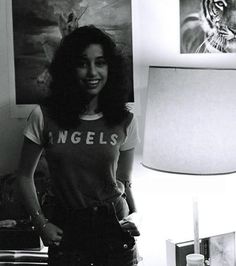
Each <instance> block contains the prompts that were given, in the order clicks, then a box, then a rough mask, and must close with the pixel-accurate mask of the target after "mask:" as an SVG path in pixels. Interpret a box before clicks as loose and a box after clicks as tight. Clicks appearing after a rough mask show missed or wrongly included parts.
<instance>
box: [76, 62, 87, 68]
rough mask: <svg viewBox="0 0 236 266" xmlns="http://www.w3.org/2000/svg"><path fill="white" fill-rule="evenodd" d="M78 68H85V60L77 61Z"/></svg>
mask: <svg viewBox="0 0 236 266" xmlns="http://www.w3.org/2000/svg"><path fill="white" fill-rule="evenodd" d="M77 66H78V67H87V62H86V61H85V60H79V61H78V63H77Z"/></svg>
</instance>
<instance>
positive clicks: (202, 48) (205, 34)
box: [180, 0, 236, 54]
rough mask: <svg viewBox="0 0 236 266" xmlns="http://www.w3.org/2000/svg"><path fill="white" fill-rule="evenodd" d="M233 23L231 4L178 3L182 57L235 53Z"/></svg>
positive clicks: (197, 0) (229, 1)
mask: <svg viewBox="0 0 236 266" xmlns="http://www.w3.org/2000/svg"><path fill="white" fill-rule="evenodd" d="M235 20H236V14H235V2H234V1H232V0H224V1H211V0H180V51H181V53H184V54H188V53H190V54H191V53H235V52H236V37H235V33H236V23H235Z"/></svg>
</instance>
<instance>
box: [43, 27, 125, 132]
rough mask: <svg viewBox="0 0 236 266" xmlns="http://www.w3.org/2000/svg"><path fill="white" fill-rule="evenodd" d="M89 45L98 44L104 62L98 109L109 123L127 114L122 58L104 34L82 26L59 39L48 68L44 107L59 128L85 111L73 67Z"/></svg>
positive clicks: (85, 100) (72, 122) (74, 122)
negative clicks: (49, 79) (105, 62)
mask: <svg viewBox="0 0 236 266" xmlns="http://www.w3.org/2000/svg"><path fill="white" fill-rule="evenodd" d="M90 44H100V45H101V46H102V48H103V52H104V57H105V58H106V61H107V63H108V80H107V82H106V84H105V86H104V88H103V89H102V91H101V92H100V94H99V96H98V110H99V111H101V112H102V113H103V116H104V119H105V121H106V123H107V125H109V126H114V125H117V124H119V123H121V122H122V121H123V120H124V119H125V118H126V117H127V116H128V108H127V105H126V103H127V101H128V96H129V89H128V88H129V86H128V85H127V84H128V82H127V70H126V65H127V64H126V62H125V57H124V56H123V55H122V53H121V52H120V51H119V50H118V48H117V46H116V44H115V42H114V41H113V40H112V39H111V38H110V36H109V35H108V34H106V33H104V32H103V31H102V30H100V29H98V28H96V27H95V26H92V25H91V26H83V27H80V28H77V29H75V30H74V31H73V32H72V33H70V34H69V35H67V36H66V37H64V38H63V39H62V41H61V43H60V45H59V47H58V49H57V51H56V52H55V55H54V58H53V60H52V63H51V65H50V67H49V72H50V75H51V77H52V81H51V83H50V96H49V97H48V99H47V101H46V106H47V107H48V110H49V114H51V116H52V117H53V119H54V120H55V121H56V122H57V124H58V125H59V126H60V127H62V128H72V127H75V126H77V125H78V123H79V118H78V117H79V114H82V113H83V112H84V111H85V107H86V105H87V103H88V97H87V96H86V95H85V93H84V92H83V90H81V89H80V86H79V84H78V82H77V80H76V74H75V73H76V71H75V69H76V66H77V65H78V58H79V56H80V55H81V53H82V52H83V51H84V50H85V49H86V48H87V47H88V45H90Z"/></svg>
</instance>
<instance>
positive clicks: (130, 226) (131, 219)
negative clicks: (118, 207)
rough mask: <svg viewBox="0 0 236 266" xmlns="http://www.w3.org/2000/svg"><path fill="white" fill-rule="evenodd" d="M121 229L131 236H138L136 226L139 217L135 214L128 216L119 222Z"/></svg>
mask: <svg viewBox="0 0 236 266" xmlns="http://www.w3.org/2000/svg"><path fill="white" fill-rule="evenodd" d="M119 223H120V226H121V228H122V229H123V230H124V231H125V232H129V233H130V235H131V236H140V232H139V230H138V227H137V225H138V224H139V217H138V214H137V213H136V212H134V213H132V214H130V215H128V216H127V217H125V218H124V219H122V220H121V221H119Z"/></svg>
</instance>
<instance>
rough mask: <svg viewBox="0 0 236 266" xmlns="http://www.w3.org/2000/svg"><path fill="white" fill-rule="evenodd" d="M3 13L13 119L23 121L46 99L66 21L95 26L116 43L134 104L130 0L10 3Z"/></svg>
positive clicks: (77, 24)
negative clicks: (8, 44)
mask: <svg viewBox="0 0 236 266" xmlns="http://www.w3.org/2000/svg"><path fill="white" fill-rule="evenodd" d="M7 9H8V10H7V12H8V13H9V16H8V17H9V23H8V27H9V29H8V32H9V38H10V41H11V44H12V46H11V47H9V49H10V50H11V51H10V53H9V61H10V62H11V63H10V79H11V81H10V82H11V84H10V86H11V88H12V97H11V98H12V99H11V100H12V111H13V112H12V113H13V116H17V117H19V116H23V117H24V116H25V113H28V111H29V109H32V106H33V105H34V104H38V103H40V102H41V101H43V99H44V98H45V97H46V96H47V94H48V82H47V81H48V72H47V67H48V66H49V64H50V62H51V60H52V57H53V53H54V51H55V49H56V47H57V45H58V44H59V42H60V40H61V39H62V37H63V36H64V35H65V34H66V32H65V31H64V26H65V24H66V23H67V24H68V23H74V24H73V27H80V26H84V25H90V24H93V25H95V26H97V27H99V28H100V29H102V30H104V31H105V32H106V33H107V34H109V35H110V36H111V37H112V38H113V39H114V40H115V42H116V44H117V45H118V46H119V48H120V49H121V50H122V52H123V53H124V54H125V55H126V58H127V66H128V72H129V73H128V74H129V75H130V79H129V80H130V82H129V86H130V87H131V95H130V101H131V102H132V101H133V63H132V62H133V59H132V22H131V21H132V20H131V0H128V1H127V0H116V1H114V0H105V1H101V0H96V1H94V0H60V1H57V0H24V1H22V0H11V1H7Z"/></svg>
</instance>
